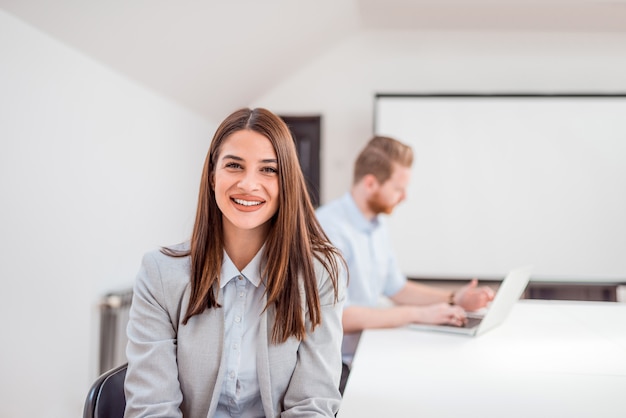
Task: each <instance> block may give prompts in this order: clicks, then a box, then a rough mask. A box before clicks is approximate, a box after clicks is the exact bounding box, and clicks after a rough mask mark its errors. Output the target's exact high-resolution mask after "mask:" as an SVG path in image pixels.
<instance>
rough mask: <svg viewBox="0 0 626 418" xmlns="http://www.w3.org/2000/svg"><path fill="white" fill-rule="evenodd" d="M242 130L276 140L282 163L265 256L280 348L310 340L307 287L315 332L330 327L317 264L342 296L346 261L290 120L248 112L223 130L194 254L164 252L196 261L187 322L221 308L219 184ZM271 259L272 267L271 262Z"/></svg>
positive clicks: (203, 187)
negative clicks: (327, 225) (324, 217)
mask: <svg viewBox="0 0 626 418" xmlns="http://www.w3.org/2000/svg"><path fill="white" fill-rule="evenodd" d="M240 130H251V131H255V132H257V133H260V134H261V135H263V136H265V137H266V138H268V139H269V140H270V142H271V143H272V146H273V147H274V150H275V152H276V157H277V160H278V179H279V180H278V182H279V190H280V191H279V199H278V201H279V203H278V210H277V212H276V214H275V215H274V216H273V218H272V219H271V220H270V222H271V228H270V232H269V234H268V237H267V239H266V242H265V249H264V252H263V262H262V265H263V266H264V268H263V272H262V277H263V278H264V280H265V285H266V294H267V305H266V306H265V309H267V308H268V307H269V306H271V305H274V307H275V310H276V319H275V322H274V328H273V332H272V342H273V343H280V342H284V341H286V340H287V339H288V338H289V337H292V336H293V337H296V338H298V339H299V340H302V339H304V338H305V336H306V332H307V330H306V327H305V319H304V318H305V317H304V312H302V311H303V304H302V302H303V301H302V296H301V293H300V289H301V288H302V289H304V295H305V299H306V307H307V311H308V316H309V320H310V321H311V324H312V327H313V328H315V327H316V326H317V325H319V324H320V323H321V321H322V318H321V308H320V299H319V294H318V288H317V278H316V276H315V271H314V258H316V259H317V260H319V262H320V263H321V264H322V266H323V267H324V268H325V269H326V270H327V271H328V273H329V276H330V279H331V280H332V285H333V288H334V292H335V301H337V298H338V280H339V265H338V263H339V261H341V262H343V259H342V258H341V255H340V254H339V252H338V251H337V250H336V249H335V247H333V246H332V244H331V243H330V242H329V240H328V238H327V237H326V235H325V234H324V232H323V230H322V228H321V226H320V224H319V222H318V221H317V218H316V216H315V212H314V209H313V205H312V203H311V200H310V198H309V195H308V193H307V189H306V185H305V181H304V176H303V174H302V170H301V169H300V165H299V163H298V156H297V153H296V148H295V143H294V140H293V138H292V136H291V133H290V131H289V128H288V127H287V125H286V124H285V123H284V121H283V120H282V119H281V118H280V117H278V116H276V115H275V114H273V113H272V112H270V111H268V110H266V109H263V108H256V109H245V108H244V109H240V110H237V111H235V112H233V113H232V114H231V115H229V116H228V117H227V118H226V119H225V120H224V121H223V122H222V123H221V124H220V126H219V127H218V128H217V130H216V132H215V135H214V136H213V140H212V142H211V146H210V148H209V152H208V154H207V156H206V160H205V163H204V169H203V171H202V179H201V181H200V193H199V196H198V207H197V212H196V220H195V223H194V227H193V233H192V236H191V245H190V249H189V251H183V252H181V251H176V250H173V249H170V248H163V249H162V250H161V251H162V252H163V253H164V254H167V255H170V256H173V257H182V256H190V257H191V272H190V274H191V279H190V281H191V295H190V300H189V306H188V308H187V312H186V313H185V316H184V318H183V324H186V323H187V321H189V319H190V318H191V317H192V316H194V315H198V314H200V313H202V312H204V311H205V310H206V309H213V308H219V307H220V305H219V304H218V303H217V294H216V292H217V291H218V289H219V286H215V285H216V284H217V285H218V284H219V277H220V271H221V267H222V261H223V251H224V235H223V230H222V213H221V211H220V210H219V208H218V206H217V203H216V200H215V191H214V190H213V186H212V184H211V178H212V176H213V174H214V171H215V167H216V164H217V160H218V157H219V154H220V151H221V148H222V144H223V143H224V141H226V140H227V139H228V137H229V136H230V135H232V134H233V133H235V132H237V131H240ZM270 260H271V261H270Z"/></svg>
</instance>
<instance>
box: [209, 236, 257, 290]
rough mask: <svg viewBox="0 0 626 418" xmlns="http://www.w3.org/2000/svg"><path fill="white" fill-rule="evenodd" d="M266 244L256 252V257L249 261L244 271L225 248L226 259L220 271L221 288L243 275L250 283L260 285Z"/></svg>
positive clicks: (255, 285)
mask: <svg viewBox="0 0 626 418" xmlns="http://www.w3.org/2000/svg"><path fill="white" fill-rule="evenodd" d="M264 248H265V245H264V246H263V247H261V249H260V250H259V251H258V252H257V253H256V255H255V256H254V258H253V259H252V260H251V261H250V262H249V263H248V265H247V266H246V267H244V269H243V270H242V271H239V269H237V267H235V264H234V263H233V261H232V260H231V259H230V257H229V256H228V254H227V253H226V250H224V261H222V270H221V272H220V288H224V286H226V284H227V283H228V282H229V281H231V280H232V279H233V278H234V277H237V276H239V275H242V276H243V277H245V278H246V279H248V281H249V282H250V283H252V284H253V285H254V287H259V285H260V284H261V258H262V255H263V249H264Z"/></svg>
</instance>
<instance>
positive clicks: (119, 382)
mask: <svg viewBox="0 0 626 418" xmlns="http://www.w3.org/2000/svg"><path fill="white" fill-rule="evenodd" d="M127 367H128V364H127V363H126V364H123V365H121V366H118V367H116V368H114V369H111V370H109V371H107V372H105V373H103V374H102V375H101V376H100V377H98V379H96V381H95V382H94V383H93V385H92V386H91V389H89V393H88V394H87V399H86V400H85V407H84V409H83V418H123V417H124V408H126V396H125V395H124V379H125V378H126V368H127Z"/></svg>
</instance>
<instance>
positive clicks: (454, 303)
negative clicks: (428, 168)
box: [316, 136, 494, 393]
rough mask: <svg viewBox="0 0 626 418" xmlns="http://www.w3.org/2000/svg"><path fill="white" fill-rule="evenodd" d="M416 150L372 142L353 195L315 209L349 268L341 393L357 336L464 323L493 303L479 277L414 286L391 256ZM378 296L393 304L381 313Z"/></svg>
mask: <svg viewBox="0 0 626 418" xmlns="http://www.w3.org/2000/svg"><path fill="white" fill-rule="evenodd" d="M412 164H413V151H412V149H411V148H410V147H409V146H408V145H406V144H403V143H401V142H400V141H397V140H395V139H393V138H388V137H380V136H378V137H374V138H372V139H371V140H370V141H369V142H368V143H367V145H366V146H365V148H364V149H363V150H362V151H361V153H360V154H359V156H358V157H357V160H356V162H355V165H354V177H353V183H352V187H351V189H350V192H349V193H346V194H345V195H344V196H343V197H341V198H339V199H336V200H334V201H332V202H329V203H328V204H326V205H324V206H322V207H320V208H318V210H317V212H316V214H317V217H318V219H319V221H320V223H321V225H322V227H323V228H324V231H325V232H326V234H327V235H328V237H329V238H330V240H331V241H332V243H333V244H334V245H335V246H336V247H337V248H339V250H340V251H341V252H342V254H343V256H344V258H345V259H346V262H347V264H348V271H349V284H348V292H347V299H346V303H345V305H344V310H343V317H342V323H343V329H344V340H343V346H342V355H343V360H344V375H343V376H342V386H341V391H342V393H343V385H345V380H346V379H347V374H348V373H349V366H350V364H351V362H352V357H353V355H354V351H355V349H356V344H357V343H358V338H359V336H360V331H362V330H364V329H368V328H393V327H398V326H403V325H407V324H410V323H428V324H444V323H447V324H453V325H462V324H463V323H464V322H465V321H466V315H465V311H474V310H477V309H480V308H482V307H484V306H486V305H487V303H488V302H489V301H491V300H493V297H494V292H493V290H492V289H490V288H489V287H486V286H485V287H478V285H477V281H476V280H475V279H474V280H472V281H470V282H469V283H468V284H467V285H465V286H463V287H461V288H460V289H458V290H456V291H453V292H450V291H446V290H443V289H439V288H436V287H433V286H427V285H423V284H419V283H415V282H412V281H409V280H408V279H407V277H406V276H405V275H404V274H403V273H402V271H401V270H400V268H399V266H398V263H397V262H396V258H395V256H394V254H393V252H392V251H391V245H390V238H389V234H388V230H387V227H386V224H385V219H384V217H381V216H379V215H381V214H385V215H389V214H391V213H392V212H393V209H394V208H395V207H396V205H398V204H399V203H400V202H402V201H403V200H404V199H405V197H406V189H407V186H408V183H409V179H410V177H411V165H412ZM381 296H386V297H388V298H389V299H390V300H391V301H392V302H393V304H392V306H389V307H381V306H380V303H379V302H380V298H381Z"/></svg>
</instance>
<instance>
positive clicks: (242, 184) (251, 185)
mask: <svg viewBox="0 0 626 418" xmlns="http://www.w3.org/2000/svg"><path fill="white" fill-rule="evenodd" d="M237 185H238V186H239V188H240V189H243V190H254V189H256V188H257V185H258V180H257V177H256V173H254V172H252V171H246V172H244V173H243V174H242V176H241V178H240V179H239V183H238V184H237Z"/></svg>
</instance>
